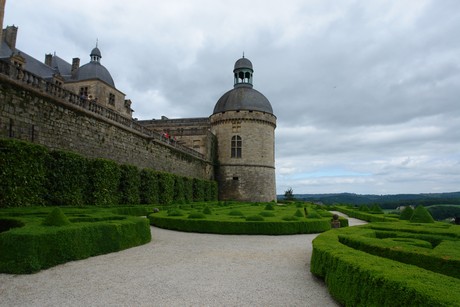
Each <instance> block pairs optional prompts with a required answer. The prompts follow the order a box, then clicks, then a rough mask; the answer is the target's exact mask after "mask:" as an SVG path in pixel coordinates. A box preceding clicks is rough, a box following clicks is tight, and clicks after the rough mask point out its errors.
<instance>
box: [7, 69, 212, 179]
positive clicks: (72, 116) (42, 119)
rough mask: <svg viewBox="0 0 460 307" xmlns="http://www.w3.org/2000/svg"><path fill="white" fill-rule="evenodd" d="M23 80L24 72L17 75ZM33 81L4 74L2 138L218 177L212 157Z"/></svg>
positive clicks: (176, 172)
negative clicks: (74, 101)
mask: <svg viewBox="0 0 460 307" xmlns="http://www.w3.org/2000/svg"><path fill="white" fill-rule="evenodd" d="M20 78H23V75H22V74H20V75H18V77H17V79H20ZM28 78H29V79H28V80H27V82H29V80H32V81H30V82H32V83H33V84H37V85H36V88H32V87H28V86H24V85H23V84H22V83H21V82H18V81H15V80H14V79H15V78H13V80H11V78H8V77H5V76H4V75H2V74H0V138H8V137H12V138H17V139H22V140H27V141H31V142H34V143H38V144H42V145H45V146H47V147H49V148H52V149H60V150H68V151H73V152H76V153H79V154H81V155H83V156H86V157H89V158H106V159H111V160H114V161H116V162H118V163H126V164H131V165H135V166H137V167H140V168H151V169H154V170H158V171H165V172H170V173H174V174H178V175H182V176H188V177H194V178H200V179H212V178H213V174H214V171H213V166H212V164H211V162H210V159H209V158H205V157H204V156H202V157H199V155H194V153H193V152H192V153H191V154H189V153H187V152H186V151H185V150H186V149H184V150H182V149H181V148H179V147H178V145H176V144H173V143H167V142H166V141H164V140H161V138H159V137H157V136H156V135H151V136H149V135H147V134H146V132H144V133H142V132H140V131H137V130H136V129H134V128H130V127H129V126H126V125H122V124H120V123H119V122H117V121H112V120H110V119H108V118H107V116H101V115H100V114H98V112H94V111H90V110H88V109H85V108H80V107H78V106H76V105H73V104H71V103H66V102H65V100H64V99H57V98H56V97H54V96H53V95H50V94H49V91H48V90H43V87H42V86H41V85H40V84H41V83H40V82H43V81H40V80H38V81H37V80H36V79H35V78H32V77H30V76H29V77H28ZM48 87H49V84H48V85H46V88H47V89H48ZM59 91H60V90H59ZM63 97H65V95H63ZM66 98H67V99H69V97H66ZM70 98H72V97H70ZM93 107H94V106H93ZM96 111H97V110H96ZM99 113H101V114H102V111H101V112H99ZM112 117H116V116H115V115H113V116H112ZM176 146H177V147H176Z"/></svg>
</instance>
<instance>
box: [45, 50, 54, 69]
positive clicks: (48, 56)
mask: <svg viewBox="0 0 460 307" xmlns="http://www.w3.org/2000/svg"><path fill="white" fill-rule="evenodd" d="M52 62H53V55H52V54H51V53H49V54H45V64H46V65H48V66H51V65H52Z"/></svg>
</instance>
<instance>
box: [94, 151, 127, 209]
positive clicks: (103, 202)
mask: <svg viewBox="0 0 460 307" xmlns="http://www.w3.org/2000/svg"><path fill="white" fill-rule="evenodd" d="M120 175H121V174H120V167H119V165H118V164H116V163H115V162H113V161H110V160H105V159H95V160H92V161H91V162H90V163H89V168H88V176H89V180H90V185H89V187H90V188H89V195H88V198H89V200H88V202H89V203H90V204H92V205H100V206H114V205H118V202H119V197H118V196H119V193H118V188H119V185H120Z"/></svg>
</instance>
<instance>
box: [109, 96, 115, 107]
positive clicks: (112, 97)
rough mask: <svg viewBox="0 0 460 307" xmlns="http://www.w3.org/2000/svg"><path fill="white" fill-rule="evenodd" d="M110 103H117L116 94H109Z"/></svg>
mask: <svg viewBox="0 0 460 307" xmlns="http://www.w3.org/2000/svg"><path fill="white" fill-rule="evenodd" d="M109 104H111V105H113V106H114V105H115V95H114V94H112V93H110V94H109Z"/></svg>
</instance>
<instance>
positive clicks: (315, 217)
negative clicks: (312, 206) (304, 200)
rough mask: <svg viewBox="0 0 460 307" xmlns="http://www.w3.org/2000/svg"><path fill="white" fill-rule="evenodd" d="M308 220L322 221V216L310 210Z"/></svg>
mask: <svg viewBox="0 0 460 307" xmlns="http://www.w3.org/2000/svg"><path fill="white" fill-rule="evenodd" d="M307 218H309V219H320V218H322V216H321V215H319V214H318V212H316V211H315V210H310V213H309V214H308V216H307Z"/></svg>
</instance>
